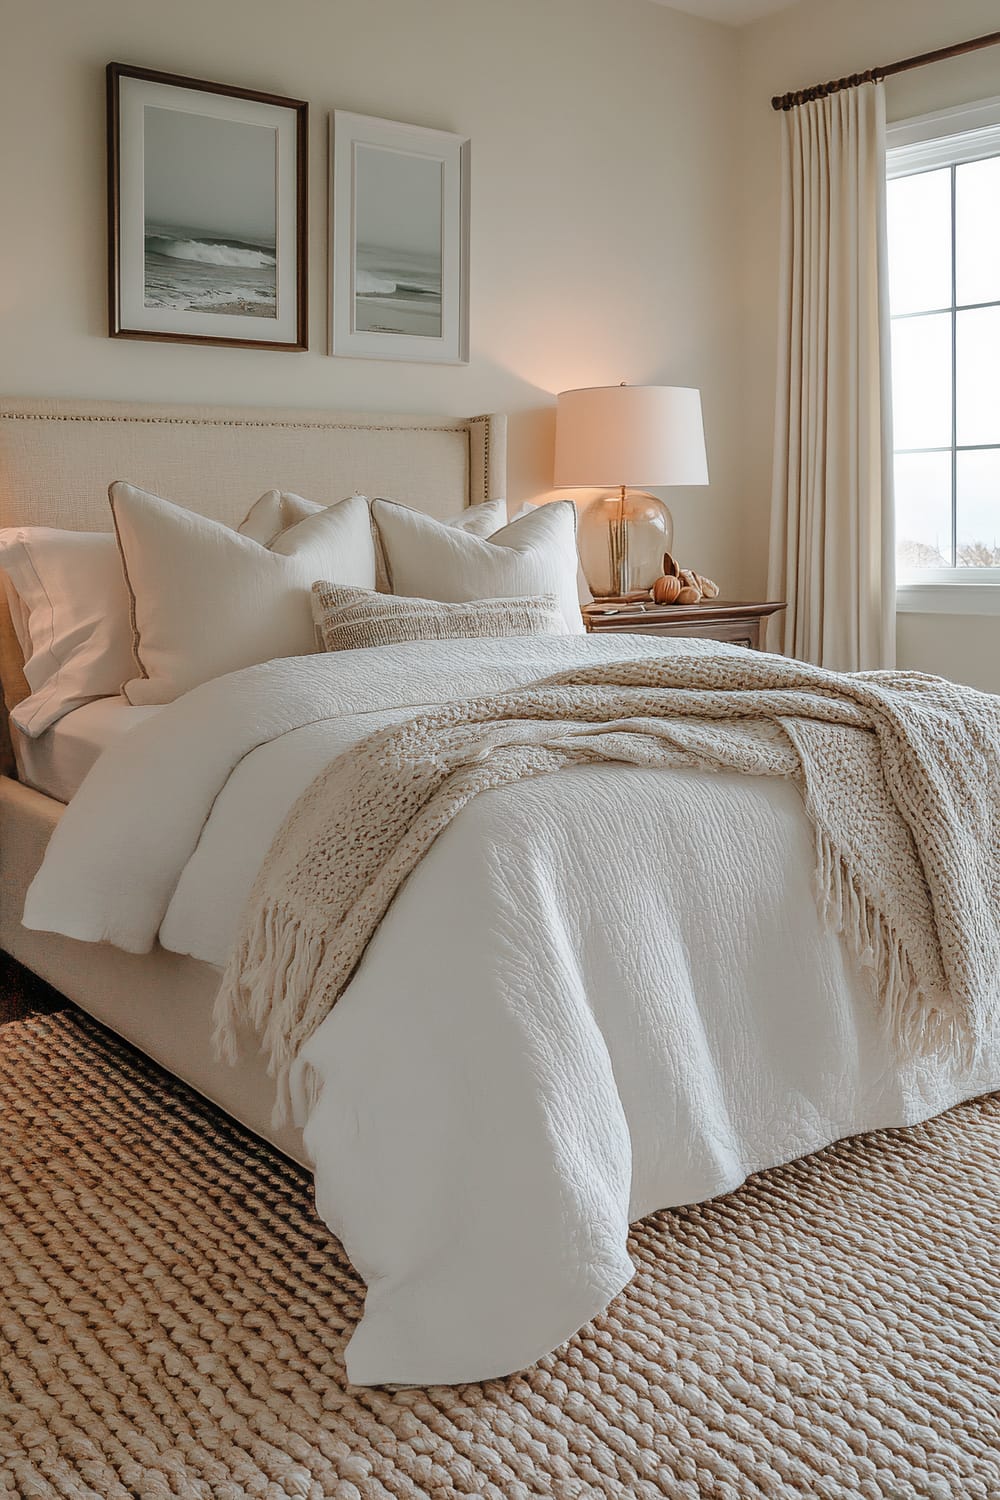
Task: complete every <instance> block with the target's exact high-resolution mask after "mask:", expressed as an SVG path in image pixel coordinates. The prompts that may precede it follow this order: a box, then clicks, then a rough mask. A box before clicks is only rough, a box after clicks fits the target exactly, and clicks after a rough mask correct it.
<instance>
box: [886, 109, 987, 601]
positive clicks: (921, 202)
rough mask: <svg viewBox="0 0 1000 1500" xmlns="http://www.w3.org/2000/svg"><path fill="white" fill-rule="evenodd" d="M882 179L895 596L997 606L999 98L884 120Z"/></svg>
mask: <svg viewBox="0 0 1000 1500" xmlns="http://www.w3.org/2000/svg"><path fill="white" fill-rule="evenodd" d="M887 172H888V178H889V181H888V232H889V306H890V313H891V317H892V388H893V443H894V448H895V492H896V563H897V568H898V572H899V581H900V584H901V585H902V588H901V593H905V592H906V591H907V585H909V586H910V587H911V588H912V586H913V585H915V584H917V585H920V584H924V585H927V584H930V585H935V586H937V587H938V588H944V589H946V591H947V593H948V595H949V596H950V597H951V600H952V603H950V604H948V606H947V607H949V608H953V607H954V599H955V597H956V588H955V586H956V585H958V586H959V587H960V588H962V589H963V592H964V587H963V586H967V585H969V584H979V585H983V584H988V585H992V586H994V587H995V588H996V589H997V598H998V601H1000V101H996V100H995V101H990V102H989V103H987V104H980V105H974V106H969V107H967V108H965V109H963V110H957V111H949V112H944V113H942V114H939V115H935V116H927V117H925V118H924V119H922V120H916V121H908V122H904V123H903V124H901V125H895V126H891V127H890V129H889V150H888V154H887ZM971 598H972V596H971V595H970V596H969V599H968V600H967V601H966V606H967V607H972V608H977V609H978V608H980V607H983V606H985V607H987V608H991V607H994V606H991V605H989V604H987V603H986V598H985V595H982V594H980V595H979V598H978V601H977V603H975V604H972V603H971V602H970V601H971ZM938 603H939V607H944V604H943V601H942V600H939V601H938ZM901 607H904V608H905V607H906V603H905V601H904V600H901ZM911 607H919V608H926V607H932V606H930V605H929V602H928V599H927V597H926V590H925V591H924V597H923V599H922V601H921V602H920V603H919V604H918V603H914V604H913V605H912V606H911ZM995 607H997V608H1000V602H998V603H997V604H996V606H995Z"/></svg>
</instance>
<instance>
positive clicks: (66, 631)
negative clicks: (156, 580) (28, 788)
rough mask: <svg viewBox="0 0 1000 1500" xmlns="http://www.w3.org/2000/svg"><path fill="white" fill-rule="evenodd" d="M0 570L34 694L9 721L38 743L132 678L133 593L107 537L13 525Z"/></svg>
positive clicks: (1, 548)
mask: <svg viewBox="0 0 1000 1500" xmlns="http://www.w3.org/2000/svg"><path fill="white" fill-rule="evenodd" d="M0 569H2V570H3V573H4V582H5V588H6V593H7V600H8V604H9V607H10V612H11V619H12V621H13V624H14V630H15V632H16V634H17V638H18V640H19V642H20V645H21V650H22V652H23V654H24V676H25V679H26V680H27V683H28V687H29V688H30V689H31V692H30V695H29V696H28V697H27V698H24V699H22V701H21V702H20V703H18V704H17V705H16V706H15V707H14V709H13V710H12V712H11V716H10V717H11V720H12V722H13V723H14V724H15V725H16V726H17V728H18V729H19V730H20V731H21V733H22V734H23V735H25V736H26V737H27V738H28V739H37V738H38V736H39V735H40V734H44V732H45V730H46V729H49V728H51V726H52V725H53V724H55V723H56V722H57V721H58V720H59V719H61V718H62V717H63V716H64V715H65V714H68V713H70V712H71V711H72V710H73V709H74V708H81V707H82V706H83V704H85V703H92V702H93V701H94V699H95V698H110V697H116V696H117V695H118V693H119V692H120V691H121V685H122V683H123V682H124V681H125V679H126V678H127V677H130V676H131V675H132V672H133V670H134V668H133V664H132V628H131V625H130V623H129V599H128V590H127V589H126V587H125V580H124V578H123V577H122V566H121V561H120V559H119V556H118V548H117V546H116V545H115V539H114V537H113V536H112V535H111V534H110V533H108V532H105V533H102V532H87V531H59V530H56V529H55V528H53V527H48V526H14V527H10V528H8V529H7V530H4V531H0Z"/></svg>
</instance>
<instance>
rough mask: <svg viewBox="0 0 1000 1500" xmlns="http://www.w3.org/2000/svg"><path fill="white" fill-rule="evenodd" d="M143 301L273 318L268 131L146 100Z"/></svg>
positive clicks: (273, 212)
mask: <svg viewBox="0 0 1000 1500" xmlns="http://www.w3.org/2000/svg"><path fill="white" fill-rule="evenodd" d="M143 207H144V223H143V241H144V246H143V301H144V303H145V305H146V307H155V308H170V309H173V310H176V311H182V312H199V313H217V314H230V315H233V316H238V317H252V318H276V317H277V284H278V283H277V270H278V267H277V228H276V223H277V204H276V194H275V132H274V131H273V130H271V129H268V128H266V127H264V126H260V125H253V124H245V123H242V122H239V121H234V120H226V119H219V118H216V117H214V116H210V115H200V114H196V113H193V112H186V111H185V112H181V111H178V110H165V109H158V108H156V107H153V106H147V107H146V111H145V121H144V205H143Z"/></svg>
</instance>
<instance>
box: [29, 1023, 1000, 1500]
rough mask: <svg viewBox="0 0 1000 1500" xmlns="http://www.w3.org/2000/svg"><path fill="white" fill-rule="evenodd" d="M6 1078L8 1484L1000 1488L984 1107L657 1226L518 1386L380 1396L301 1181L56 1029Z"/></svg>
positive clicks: (772, 1490)
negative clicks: (369, 1386) (603, 1301)
mask: <svg viewBox="0 0 1000 1500" xmlns="http://www.w3.org/2000/svg"><path fill="white" fill-rule="evenodd" d="M0 1073H2V1077H0V1088H2V1094H0V1104H2V1129H0V1145H2V1160H0V1372H2V1379H0V1475H2V1480H0V1494H3V1495H5V1496H18V1497H30V1500H33V1497H36V1496H37V1497H48V1496H60V1497H65V1496H70V1497H74V1500H75V1497H91V1496H93V1497H99V1500H119V1497H134V1496H137V1497H139V1500H147V1497H148V1500H160V1497H163V1496H180V1497H184V1500H189V1497H206V1500H242V1497H244V1496H260V1497H266V1500H285V1497H309V1500H320V1497H333V1500H369V1497H371V1500H375V1497H378V1500H381V1497H385V1496H433V1497H435V1500H438V1497H440V1500H445V1497H450V1496H455V1495H475V1496H483V1497H491V1500H523V1497H528V1496H539V1495H540V1496H552V1497H555V1500H583V1497H589V1496H629V1497H631V1496H636V1497H643V1500H645V1497H653V1496H661V1495H665V1496H670V1497H674V1496H676V1497H684V1500H689V1497H699V1496H713V1497H720V1500H752V1497H755V1496H767V1497H781V1496H808V1497H821V1500H852V1497H855V1496H861V1497H865V1500H869V1497H879V1500H882V1497H894V1500H896V1497H899V1500H911V1497H919V1500H997V1497H1000V1374H998V1371H1000V1307H998V1304H1000V1295H998V1292H1000V1208H998V1205H1000V1098H998V1097H994V1098H992V1099H980V1100H978V1101H976V1102H974V1103H971V1104H967V1105H964V1106H963V1107H962V1108H960V1109H956V1110H953V1111H952V1112H951V1113H950V1114H948V1115H945V1116H942V1117H941V1118H940V1119H937V1120H934V1121H932V1122H930V1123H929V1124H927V1125H923V1126H918V1127H916V1128H914V1129H911V1130H906V1131H899V1132H886V1133H883V1134H879V1135H873V1136H868V1137H865V1138H861V1139H856V1140H851V1141H846V1142H843V1143H841V1144H840V1145H838V1146H835V1147H832V1148H830V1149H829V1150H827V1151H823V1152H821V1153H820V1154H819V1155H817V1156H814V1157H812V1158H810V1159H808V1160H805V1161H800V1162H796V1163H794V1164H792V1165H791V1166H788V1167H784V1168H782V1169H780V1170H778V1171H774V1172H769V1173H766V1174H764V1175H762V1176H760V1177H757V1178H755V1179H753V1180H752V1181H750V1182H749V1183H747V1184H746V1185H745V1186H744V1187H743V1188H742V1189H741V1190H740V1191H739V1192H736V1193H733V1194H731V1195H729V1196H728V1197H726V1198H723V1199H720V1200H717V1201H716V1202H713V1203H710V1204H704V1205H701V1206H699V1207H696V1208H688V1209H684V1210H681V1211H674V1212H668V1213H659V1214H655V1215H653V1216H652V1217H651V1218H649V1219H647V1220H645V1221H644V1222H643V1223H642V1224H640V1225H639V1226H638V1227H637V1228H636V1229H635V1231H634V1234H633V1237H632V1244H631V1252H632V1256H633V1258H634V1260H635V1262H636V1264H637V1266H638V1275H637V1276H636V1279H635V1281H634V1282H633V1283H632V1285H631V1286H630V1287H628V1288H627V1290H626V1291H625V1292H623V1293H622V1295H621V1296H620V1297H618V1298H617V1299H616V1300H615V1302H614V1303H613V1304H612V1306H611V1307H610V1308H609V1310H608V1312H607V1313H606V1314H605V1315H604V1316H603V1317H601V1318H600V1319H598V1320H597V1321H596V1322H595V1323H593V1324H591V1325H589V1326H588V1327H587V1328H586V1329H584V1330H583V1331H582V1332H581V1333H580V1334H578V1335H577V1337H576V1338H574V1339H573V1340H572V1342H571V1343H570V1344H568V1345H566V1346H565V1347H564V1348H563V1349H561V1350H560V1351H559V1352H558V1353H557V1354H555V1355H552V1356H550V1357H549V1358H547V1359H545V1360H543V1361H542V1363H541V1364H539V1365H538V1366H536V1367H535V1368H534V1369H532V1370H529V1371H526V1372H525V1373H524V1374H522V1375H518V1376H516V1377H512V1378H510V1379H508V1380H500V1381H491V1382H489V1383H486V1384H483V1385H467V1386H461V1387H455V1388H449V1387H433V1388H430V1389H427V1390H402V1391H397V1392H386V1391H380V1390H366V1389H362V1388H357V1387H354V1388H352V1387H350V1386H348V1385H347V1384H346V1382H345V1379H344V1365H343V1350H344V1345H345V1343H346V1340H347V1338H348V1337H349V1335H350V1332H351V1329H352V1327H353V1325H354V1323H355V1322H356V1320H357V1318H358V1317H359V1315H360V1312H361V1303H362V1295H363V1288H362V1286H361V1284H360V1282H359V1280H358V1278H357V1276H356V1275H355V1273H354V1272H353V1270H352V1269H351V1266H350V1264H349V1263H348V1261H347V1259H346V1257H345V1256H344V1254H343V1252H342V1250H341V1249H340V1246H339V1245H338V1244H337V1242H336V1241H335V1240H333V1239H332V1238H331V1236H330V1235H329V1234H328V1232H327V1231H326V1230H325V1229H324V1228H323V1226H322V1225H321V1224H320V1223H319V1222H318V1220H317V1219H316V1217H315V1214H314V1212H313V1209H312V1206H311V1198H310V1190H309V1182H308V1178H307V1177H306V1175H305V1174H304V1173H302V1172H300V1171H298V1170H297V1169H296V1168H294V1167H292V1166H290V1165H289V1164H288V1163H287V1162H286V1161H284V1160H283V1159H282V1158H280V1157H279V1156H277V1155H276V1154H274V1153H273V1152H271V1151H269V1150H267V1149H266V1148H264V1147H262V1146H261V1145H259V1144H258V1143H256V1142H255V1141H254V1140H253V1138H252V1137H250V1136H248V1135H246V1134H245V1133H243V1132H241V1131H239V1130H238V1129H236V1128H235V1127H234V1126H232V1125H230V1124H229V1123H227V1122H226V1121H225V1120H224V1119H223V1118H222V1117H221V1116H219V1115H218V1114H217V1113H215V1112H214V1111H213V1110H212V1109H211V1107H210V1106H208V1105H206V1104H204V1103H203V1102H201V1101H200V1100H199V1099H197V1098H196V1097H194V1096H193V1095H192V1094H190V1093H189V1092H188V1091H187V1090H185V1089H184V1088H182V1087H181V1086H179V1085H177V1084H176V1083H174V1082H172V1081H171V1080H170V1079H168V1078H167V1077H165V1075H163V1074H162V1073H160V1072H159V1071H158V1070H157V1069H155V1068H153V1067H152V1066H150V1065H147V1064H146V1063H144V1062H143V1061H141V1060H140V1059H138V1058H137V1056H136V1055H135V1054H134V1053H132V1052H131V1051H130V1050H128V1049H127V1048H126V1047H124V1046H122V1045H120V1044H118V1043H117V1042H115V1041H113V1040H112V1039H111V1038H110V1037H109V1036H108V1035H107V1034H106V1033H105V1032H104V1031H103V1030H102V1029H101V1028H100V1027H98V1026H97V1025H96V1024H94V1023H92V1022H90V1021H88V1020H87V1019H86V1018H82V1017H80V1016H78V1015H76V1014H74V1013H72V1012H69V1013H64V1014H61V1015H54V1016H38V1017H32V1018H31V1019H29V1020H27V1021H23V1022H16V1023H12V1024H10V1025H8V1026H5V1027H3V1028H0ZM372 1190H373V1191H377V1190H378V1184H377V1183H373V1185H372ZM525 1229H526V1232H529V1231H530V1226H525Z"/></svg>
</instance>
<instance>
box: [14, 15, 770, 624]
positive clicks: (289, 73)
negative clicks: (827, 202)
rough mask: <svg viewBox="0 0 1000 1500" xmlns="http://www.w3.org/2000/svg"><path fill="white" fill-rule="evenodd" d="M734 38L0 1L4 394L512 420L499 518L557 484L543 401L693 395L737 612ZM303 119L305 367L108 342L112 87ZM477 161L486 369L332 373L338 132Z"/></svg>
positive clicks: (686, 27)
mask: <svg viewBox="0 0 1000 1500" xmlns="http://www.w3.org/2000/svg"><path fill="white" fill-rule="evenodd" d="M737 51H738V38H737V34H736V33H735V32H733V31H732V30H730V29H728V28H725V27H721V26H717V25H714V24H711V23H708V22H703V21H699V20H696V19H694V18H692V17H690V16H687V15H680V14H678V13H676V12H673V11H670V10H668V9H665V8H664V7H663V6H660V5H652V4H650V3H649V0H280V3H278V0H169V3H165V4H157V5H154V4H152V3H149V0H86V3H83V4H81V3H80V0H7V4H6V5H5V7H4V26H3V46H2V50H0V111H2V118H0V140H2V141H3V143H4V145H3V152H2V153H0V173H2V178H0V205H2V208H0V213H2V223H3V233H2V235H0V389H2V390H4V391H6V392H7V393H9V394H13V395H29V394H30V395H37V394H45V395H86V396H95V397H130V398H134V399H137V400H198V401H204V400H207V401H217V402H225V403H248V404H254V403H256V404H268V403H272V404H287V405H290V406H295V405H299V406H309V405H315V406H330V407H342V408H343V407H348V408H352V407H353V408H363V409H372V410H377V409H382V410H410V411H443V412H448V413H466V414H468V413H472V412H477V411H484V410H492V409H502V410H507V411H509V412H511V413H512V414H513V421H512V426H511V453H510V459H511V470H510V474H511V484H510V490H511V498H512V499H513V500H515V501H521V500H523V499H525V498H530V497H531V496H533V495H536V494H538V493H539V492H540V491H543V490H546V489H547V488H548V486H549V484H550V482H551V459H552V452H551V447H552V416H551V405H552V394H553V393H554V392H555V391H557V390H560V389H562V388H564V387H568V386H576V385H590V384H608V383H615V382H617V381H619V380H627V381H629V382H642V381H654V382H656V381H663V382H668V383H678V384H692V385H699V386H701V388H702V391H703V396H704V406H705V418H706V427H707V435H708V446H709V459H710V467H711V474H712V484H711V487H710V489H709V490H692V491H684V492H671V493H670V495H669V497H668V498H669V500H670V503H671V505H672V507H673V509H674V512H675V516H676V519H677V533H678V547H679V551H680V554H681V557H682V561H683V562H685V563H686V564H688V565H690V566H695V567H697V568H698V569H699V570H700V571H702V572H706V573H709V574H711V575H713V576H715V577H717V578H719V579H720V581H722V582H723V583H724V584H725V586H726V592H727V593H730V594H731V595H735V596H738V595H739V594H740V593H741V592H743V591H744V590H745V589H746V588H747V587H749V586H750V582H751V578H750V573H749V572H748V570H747V569H746V568H745V567H744V564H743V558H744V553H745V547H744V542H745V538H744V536H743V534H742V530H741V527H742V524H743V521H742V516H743V512H742V508H741V507H742V501H743V498H744V488H743V484H742V477H741V452H740V450H741V443H740V437H739V412H740V402H741V392H740V388H739V386H740V382H739V375H740V372H739V366H738V350H739V340H738V332H737V326H736V305H737V300H738V295H739V293H738V287H737V282H736V276H735V268H736V265H737V248H738V247H737V245H736V237H735V235H734V226H733V214H732V204H733V194H734V190H735V181H736V171H737V164H736V161H735V154H734V149H733V147H734V139H735V137H736V134H737V132H738V129H739V123H738V119H737V114H736V107H737V101H736V99H735V97H734V91H735V87H736V65H737ZM112 59H114V60H117V61H120V62H126V63H132V64H136V65H141V66H146V67H151V68H157V69H161V70H165V71H173V72H178V73H186V74H191V75H193V76H195V77H202V78H208V79H215V80H220V81H224V82H231V83H235V84H243V85H246V86H248V87H252V88H259V89H265V90H272V91H277V92H281V93H285V94H289V95H293V96H296V97H299V98H304V99H307V100H308V101H309V103H310V105H311V107H312V131H311V142H310V149H311V170H310V179H311V193H310V207H311V215H312V232H311V236H310V241H311V244H310V277H311V309H312V311H311V320H310V321H311V344H312V348H311V351H310V352H308V353H299V354H288V353H275V352H268V351H253V350H226V349H217V348H209V347H184V346H171V345H169V344H156V343H145V342H143V343H140V342H129V341H124V340H109V339H108V338H107V337H106V336H105V328H106V310H105V207H104V203H105V143H104V65H105V63H107V62H108V61H109V60H112ZM334 106H337V107H341V108H345V109H350V110H356V111H359V112H362V113H368V114H374V115H383V116H390V117H394V118H398V119H401V120H405V121H409V122H412V123H415V124H421V125H430V126H437V127H440V128H443V129H447V130H455V131H461V132H462V133H463V134H468V135H469V136H471V138H472V143H473V148H472V149H473V177H472V218H473V229H472V316H471V331H472V361H471V364H470V365H469V366H468V367H466V368H447V367H441V366H430V365H424V366H421V365H398V364H392V363H383V362H370V361H359V360H347V359H332V358H329V357H328V356H327V355H326V353H325V347H326V333H325V329H326V293H325V283H326V272H325V247H326V228H325V221H326V208H327V198H326V145H325V127H326V113H327V111H328V110H329V109H330V108H332V107H334Z"/></svg>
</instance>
